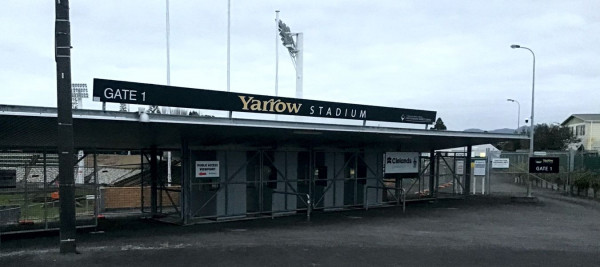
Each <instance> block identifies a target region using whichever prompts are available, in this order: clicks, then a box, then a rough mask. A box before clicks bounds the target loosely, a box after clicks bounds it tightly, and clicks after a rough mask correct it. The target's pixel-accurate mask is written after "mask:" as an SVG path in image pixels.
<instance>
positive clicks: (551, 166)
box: [529, 157, 558, 173]
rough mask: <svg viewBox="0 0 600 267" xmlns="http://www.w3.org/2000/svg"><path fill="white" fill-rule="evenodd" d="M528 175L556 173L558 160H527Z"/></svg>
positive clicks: (544, 158)
mask: <svg viewBox="0 0 600 267" xmlns="http://www.w3.org/2000/svg"><path fill="white" fill-rule="evenodd" d="M529 173H558V158H547V157H543V158H541V157H540V158H538V157H531V158H529Z"/></svg>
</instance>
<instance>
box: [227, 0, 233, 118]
mask: <svg viewBox="0 0 600 267" xmlns="http://www.w3.org/2000/svg"><path fill="white" fill-rule="evenodd" d="M230 91H231V0H227V92H230ZM232 113H233V112H232V111H229V118H230V119H231V116H232V115H233V114H232Z"/></svg>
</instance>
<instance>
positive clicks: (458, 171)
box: [456, 160, 465, 175]
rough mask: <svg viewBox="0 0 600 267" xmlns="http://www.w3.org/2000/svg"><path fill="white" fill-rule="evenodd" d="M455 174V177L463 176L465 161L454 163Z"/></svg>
mask: <svg viewBox="0 0 600 267" xmlns="http://www.w3.org/2000/svg"><path fill="white" fill-rule="evenodd" d="M456 174H457V175H463V174H465V161H464V160H457V161H456Z"/></svg>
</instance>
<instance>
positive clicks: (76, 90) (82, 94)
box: [71, 83, 89, 109]
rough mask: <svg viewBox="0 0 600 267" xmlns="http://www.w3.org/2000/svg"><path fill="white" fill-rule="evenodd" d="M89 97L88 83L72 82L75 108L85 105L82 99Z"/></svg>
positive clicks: (72, 97) (72, 98)
mask: <svg viewBox="0 0 600 267" xmlns="http://www.w3.org/2000/svg"><path fill="white" fill-rule="evenodd" d="M84 98H89V95H88V89H87V84H85V83H73V84H71V103H72V107H73V109H80V108H82V107H83V102H82V100H83V99H84Z"/></svg>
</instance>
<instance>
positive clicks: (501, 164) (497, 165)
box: [492, 158, 510, 169]
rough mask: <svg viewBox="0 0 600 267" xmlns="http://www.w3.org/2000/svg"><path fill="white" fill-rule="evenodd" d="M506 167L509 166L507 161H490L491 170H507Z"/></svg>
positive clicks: (502, 159) (496, 159)
mask: <svg viewBox="0 0 600 267" xmlns="http://www.w3.org/2000/svg"><path fill="white" fill-rule="evenodd" d="M508 166H510V161H509V159H505V158H495V159H492V168H494V169H508Z"/></svg>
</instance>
